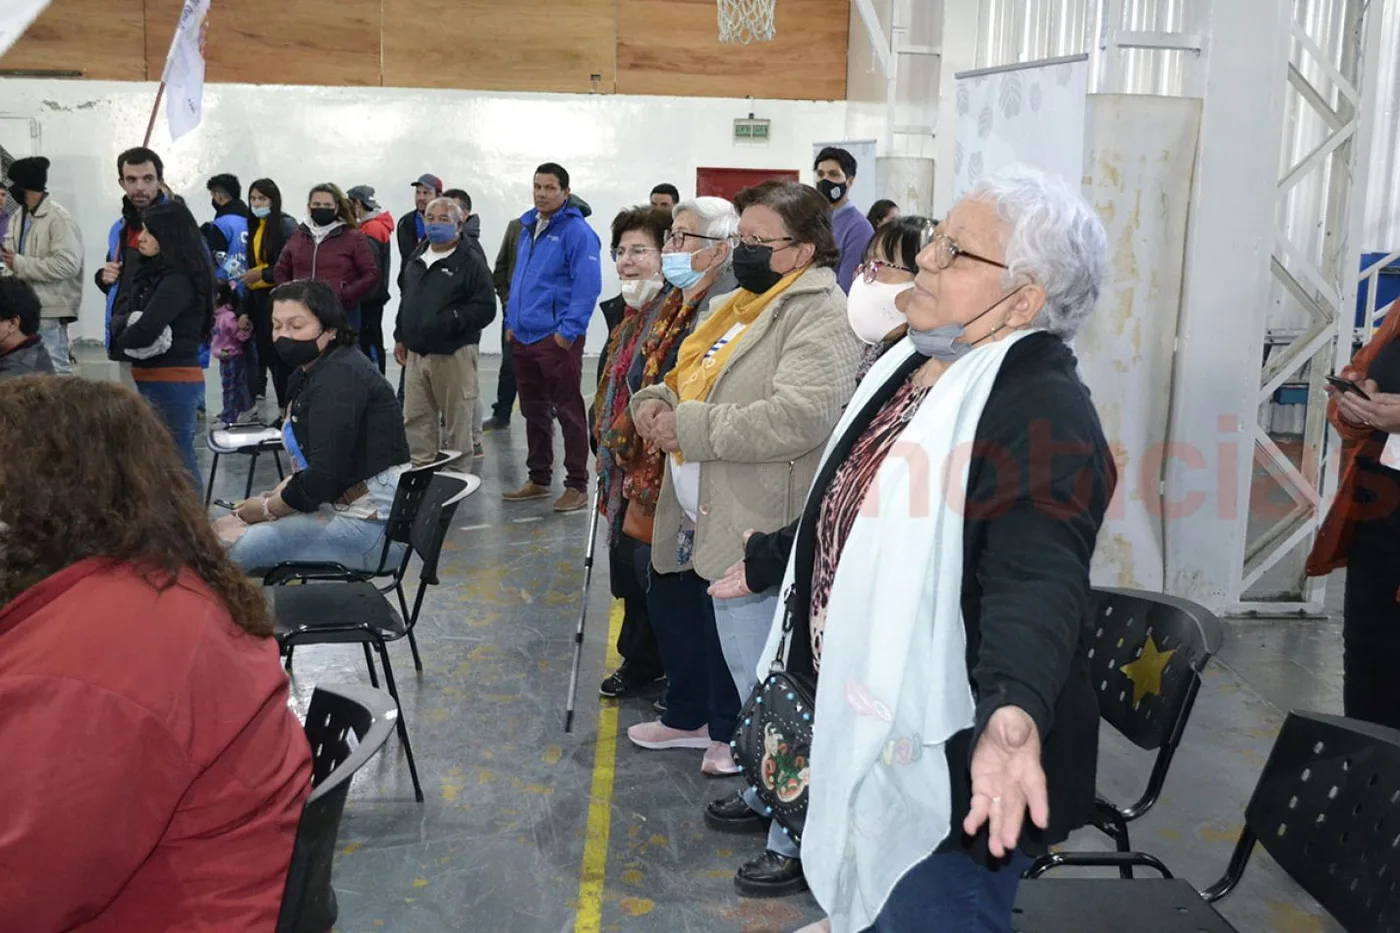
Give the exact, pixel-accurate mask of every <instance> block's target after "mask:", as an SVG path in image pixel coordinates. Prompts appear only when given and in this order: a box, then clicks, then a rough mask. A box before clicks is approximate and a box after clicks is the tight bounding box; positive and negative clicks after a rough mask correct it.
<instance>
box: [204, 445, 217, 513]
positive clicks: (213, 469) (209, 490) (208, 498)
mask: <svg viewBox="0 0 1400 933" xmlns="http://www.w3.org/2000/svg"><path fill="white" fill-rule="evenodd" d="M218 472H219V455H218V454H215V455H214V462H213V463H211V464H210V465H209V482H208V484H207V485H206V486H205V487H204V507H205V508H206V509H207V508H209V503H211V502H213V501H214V477H215V476H216V475H217V474H218Z"/></svg>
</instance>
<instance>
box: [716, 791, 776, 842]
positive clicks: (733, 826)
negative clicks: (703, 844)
mask: <svg viewBox="0 0 1400 933" xmlns="http://www.w3.org/2000/svg"><path fill="white" fill-rule="evenodd" d="M771 822H772V820H770V819H769V818H768V817H766V816H762V815H760V814H758V813H755V812H753V809H752V808H751V807H750V806H749V805H748V804H746V803H744V795H743V793H742V792H740V791H735V792H734V793H732V794H730V795H729V796H728V797H721V798H720V799H719V800H713V801H711V802H710V804H709V805H708V806H706V807H705V825H706V826H708V827H710V829H713V830H714V831H715V832H717V833H766V832H768V824H769V823H771Z"/></svg>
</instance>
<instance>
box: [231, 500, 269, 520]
mask: <svg viewBox="0 0 1400 933" xmlns="http://www.w3.org/2000/svg"><path fill="white" fill-rule="evenodd" d="M264 501H265V500H264V499H263V497H262V496H254V497H253V498H251V499H244V500H243V501H242V502H240V503H238V505H237V506H236V507H235V508H234V510H233V514H234V515H237V516H238V517H239V518H240V519H242V521H243V522H244V524H247V525H256V524H257V523H258V522H262V521H266V520H267V519H266V518H264V516H263V502H264Z"/></svg>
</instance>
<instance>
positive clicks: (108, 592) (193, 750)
mask: <svg viewBox="0 0 1400 933" xmlns="http://www.w3.org/2000/svg"><path fill="white" fill-rule="evenodd" d="M180 472H181V468H180V454H179V452H178V451H177V449H176V445H175V442H174V441H173V440H172V438H171V436H170V433H169V431H168V430H166V426H165V425H163V424H162V423H161V420H160V418H159V416H158V415H157V414H156V413H155V412H154V411H152V410H151V408H150V407H149V406H147V405H146V404H145V403H144V402H143V401H142V400H141V398H140V397H139V396H138V395H137V394H136V393H135V392H133V391H131V390H130V389H127V388H124V387H123V386H121V385H118V384H116V383H112V382H94V381H90V380H87V379H79V378H75V377H64V378H61V379H60V378H55V377H53V376H28V377H25V378H22V379H13V380H9V381H6V382H4V383H3V384H0V709H3V710H4V715H0V748H4V750H5V756H4V762H5V766H4V767H3V768H0V800H3V801H4V811H5V816H4V818H3V822H4V827H5V828H4V830H3V831H0V930H16V931H18V930H24V931H34V933H40V931H55V930H73V929H81V930H88V931H92V933H99V931H102V933H107V931H119V930H249V931H261V933H272V930H273V929H274V928H275V927H276V926H277V915H278V909H279V907H280V905H281V903H282V891H283V888H284V887H285V886H286V879H287V869H288V866H289V864H290V862H291V857H292V843H293V840H294V839H295V837H296V832H297V824H298V821H299V820H300V819H301V812H302V807H303V806H304V805H305V802H306V799H307V795H308V793H309V792H310V790H311V753H310V749H309V748H308V747H307V742H306V737H305V735H304V733H303V732H302V729H301V726H300V725H299V724H298V723H297V720H296V717H295V716H293V715H292V713H291V711H289V710H288V709H287V677H286V675H285V674H284V673H282V670H281V667H280V665H279V664H278V663H277V643H276V642H275V641H274V640H273V638H272V622H271V621H270V620H269V619H268V615H267V608H266V605H265V604H264V601H263V597H262V595H261V594H260V593H259V592H258V590H257V588H256V587H253V586H251V585H250V584H249V582H248V580H247V579H246V578H245V577H244V576H243V574H242V573H241V572H240V571H239V570H238V568H237V567H235V566H233V564H232V563H231V562H230V561H229V559H228V556H227V555H226V554H225V553H224V549H223V548H222V547H220V546H219V542H218V541H217V540H216V539H215V537H214V534H213V532H212V531H210V529H209V526H208V525H207V524H206V523H205V521H204V516H203V514H202V510H201V508H200V505H199V501H198V500H197V499H196V498H195V496H194V495H193V494H192V493H191V492H190V491H189V489H188V488H186V487H184V486H183V485H182V484H181V483H179V482H178V481H174V482H172V479H171V477H172V476H175V475H178V474H179V473H180Z"/></svg>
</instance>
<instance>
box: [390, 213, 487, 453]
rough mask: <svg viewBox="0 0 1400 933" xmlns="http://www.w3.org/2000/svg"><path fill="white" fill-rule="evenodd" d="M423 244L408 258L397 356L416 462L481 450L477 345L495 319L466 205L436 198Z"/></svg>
mask: <svg viewBox="0 0 1400 933" xmlns="http://www.w3.org/2000/svg"><path fill="white" fill-rule="evenodd" d="M423 221H424V236H425V242H424V243H423V244H422V245H421V246H419V247H418V249H416V250H415V251H414V252H413V254H412V255H411V256H410V257H409V259H408V261H407V262H406V263H404V268H403V277H402V282H401V283H400V287H401V294H400V296H399V317H398V324H397V326H396V327H395V328H394V359H396V360H397V361H398V363H399V365H400V366H402V367H403V368H404V407H403V412H404V429H405V430H406V431H407V432H408V445H409V449H410V450H411V451H412V454H413V462H414V463H415V464H422V463H428V462H430V461H431V460H433V459H435V458H436V457H437V453H438V451H439V450H459V451H463V452H465V451H467V450H470V451H472V454H473V456H480V455H481V453H482V450H481V444H480V442H479V441H475V440H474V439H473V434H474V430H473V429H474V427H475V425H474V422H475V420H476V418H475V413H476V400H477V396H478V394H479V389H478V385H477V365H478V362H479V359H478V353H479V349H478V344H479V343H480V341H481V329H482V328H483V327H485V326H486V325H487V324H490V323H491V321H492V320H493V319H494V318H495V317H496V294H495V291H494V290H493V288H492V283H491V269H490V268H489V267H488V266H487V265H486V255H485V253H484V252H482V249H481V245H480V244H479V243H476V242H474V241H473V239H472V238H471V237H469V236H465V235H464V234H463V230H462V228H463V225H464V222H463V216H462V208H461V206H460V205H458V203H457V202H456V201H455V200H453V199H452V198H437V199H435V200H433V201H431V202H430V203H429V204H428V205H427V209H426V210H425V211H424V212H423Z"/></svg>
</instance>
